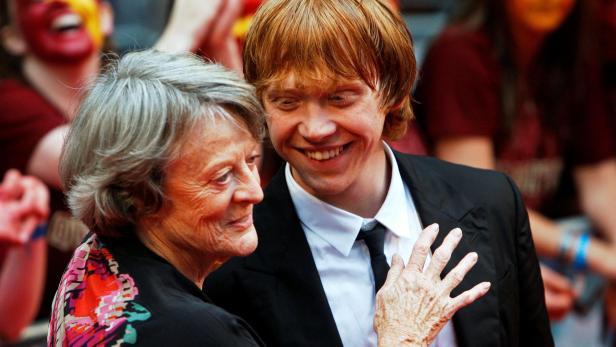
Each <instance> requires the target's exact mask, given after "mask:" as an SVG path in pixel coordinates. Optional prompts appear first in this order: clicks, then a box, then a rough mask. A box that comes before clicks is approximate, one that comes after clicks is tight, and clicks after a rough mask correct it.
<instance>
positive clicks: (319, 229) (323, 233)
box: [285, 143, 411, 256]
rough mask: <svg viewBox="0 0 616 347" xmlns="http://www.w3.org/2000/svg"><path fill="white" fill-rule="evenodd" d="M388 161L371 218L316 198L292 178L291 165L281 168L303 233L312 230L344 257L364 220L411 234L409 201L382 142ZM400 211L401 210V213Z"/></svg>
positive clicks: (387, 149) (398, 172) (391, 159)
mask: <svg viewBox="0 0 616 347" xmlns="http://www.w3.org/2000/svg"><path fill="white" fill-rule="evenodd" d="M384 147H385V153H386V155H387V158H388V160H389V163H390V164H391V177H390V184H389V189H388V191H387V196H386V197H385V201H384V202H383V205H382V206H381V208H380V209H379V211H378V212H377V214H376V215H375V217H374V218H368V219H366V218H363V217H361V216H358V215H356V214H354V213H351V212H348V211H345V210H343V209H340V208H338V207H336V206H333V205H330V204H328V203H326V202H324V201H321V200H319V199H318V198H316V197H314V196H313V195H311V194H310V193H308V192H306V191H305V190H304V189H303V188H302V187H301V186H300V185H299V184H298V183H297V181H295V179H294V178H293V175H292V174H291V166H290V165H289V164H288V163H287V164H286V167H285V178H286V181H287V186H288V187H289V193H290V194H291V200H292V201H293V205H294V206H295V210H296V211H297V215H298V217H299V219H300V222H301V223H302V226H303V227H304V231H305V232H309V231H312V232H314V233H315V234H317V235H318V236H319V237H320V238H322V239H323V240H325V241H326V242H327V243H329V244H330V245H332V246H333V247H334V248H336V249H337V250H338V251H339V252H340V253H342V254H344V255H345V256H348V254H349V252H350V251H351V248H352V247H353V243H354V242H355V239H356V238H357V234H358V233H359V230H360V229H361V227H362V225H363V224H365V223H370V221H371V220H373V219H376V220H377V221H379V222H380V223H381V224H383V225H384V226H385V227H386V228H387V229H388V230H390V231H391V232H393V233H394V234H395V235H396V236H398V237H403V238H407V237H410V235H411V230H410V227H409V226H410V221H409V215H408V211H409V208H410V207H411V206H409V201H408V200H407V196H406V193H405V192H406V188H405V186H404V184H403V182H402V177H401V176H400V171H399V169H398V164H397V163H396V158H395V157H394V154H393V151H392V150H391V149H390V148H389V146H388V145H387V144H385V143H384ZM401 211H403V212H402V213H401Z"/></svg>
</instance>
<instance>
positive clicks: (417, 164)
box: [396, 153, 499, 347]
mask: <svg viewBox="0 0 616 347" xmlns="http://www.w3.org/2000/svg"><path fill="white" fill-rule="evenodd" d="M396 158H397V161H398V165H399V168H400V171H401V175H402V179H403V180H404V181H405V183H406V184H407V186H408V187H409V189H410V191H411V196H412V198H413V202H414V203H415V206H416V208H417V212H418V213H419V217H420V219H421V222H422V224H423V225H424V226H428V225H430V224H432V223H438V224H439V228H440V232H439V234H438V236H437V239H436V241H435V242H434V244H433V245H432V251H433V252H434V250H435V249H436V248H437V247H438V246H439V245H440V244H441V243H442V242H443V239H444V238H445V236H446V235H447V233H449V231H450V230H451V229H453V228H456V227H460V228H461V229H462V232H463V237H462V240H461V241H460V243H459V245H458V247H457V248H456V249H455V251H454V253H453V254H452V257H451V260H450V261H449V263H448V264H447V266H446V267H445V270H444V271H443V275H442V276H444V275H446V274H447V273H448V272H449V271H450V270H451V269H452V268H453V267H454V266H455V265H457V264H458V263H459V262H460V260H461V259H462V258H463V257H464V256H465V255H466V254H467V253H469V252H473V251H474V252H477V253H478V254H479V259H478V261H477V264H476V265H475V266H474V267H473V269H472V270H471V271H470V272H469V273H468V274H467V275H466V277H465V278H464V280H463V281H462V283H460V285H459V286H458V287H457V288H456V289H454V290H453V292H452V293H451V295H452V297H454V296H457V295H459V294H460V293H462V292H463V291H465V290H467V289H470V288H472V287H473V286H474V285H476V284H478V283H480V282H483V281H489V282H491V283H492V284H493V285H494V284H495V283H496V281H497V278H496V274H495V269H494V267H493V265H492V264H493V254H492V248H491V247H490V237H489V236H490V234H489V231H488V230H487V216H486V210H485V208H484V207H483V206H475V205H474V204H473V203H471V201H470V200H469V199H467V198H466V197H465V196H464V195H463V194H462V193H461V192H460V191H459V190H457V189H456V188H455V187H453V186H451V185H450V184H449V183H448V182H447V181H445V180H444V179H443V178H442V177H440V176H439V175H438V174H437V173H436V172H433V171H432V170H431V169H430V168H429V167H428V166H426V165H425V164H424V163H423V162H422V161H421V160H422V159H421V158H419V157H409V156H401V155H400V154H399V153H396ZM493 287H494V286H493ZM453 321H454V327H455V330H456V336H457V340H458V346H460V347H463V346H491V345H493V343H494V342H495V341H498V324H499V317H498V300H497V296H496V294H495V291H494V290H490V291H489V292H488V293H487V294H486V295H485V296H484V297H482V298H481V299H479V301H478V302H475V303H473V304H471V305H470V306H467V307H465V308H463V309H462V310H460V311H459V312H458V313H456V315H455V316H454V319H453Z"/></svg>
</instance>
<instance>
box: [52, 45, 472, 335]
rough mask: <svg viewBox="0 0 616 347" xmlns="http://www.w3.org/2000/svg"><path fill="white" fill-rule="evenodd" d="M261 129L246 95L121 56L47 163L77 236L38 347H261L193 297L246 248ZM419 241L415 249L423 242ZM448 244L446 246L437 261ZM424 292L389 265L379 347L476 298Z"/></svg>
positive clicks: (184, 66) (219, 76)
mask: <svg viewBox="0 0 616 347" xmlns="http://www.w3.org/2000/svg"><path fill="white" fill-rule="evenodd" d="M263 116H264V114H263V109H262V108H261V106H260V103H259V101H258V99H257V98H256V96H255V94H254V90H253V88H252V87H251V86H250V85H248V84H247V83H245V82H243V81H242V80H241V79H240V78H238V77H237V76H236V75H235V74H234V73H231V72H228V71H225V70H224V69H222V68H221V67H219V66H217V65H211V64H210V65H208V64H204V63H203V62H202V61H201V60H199V59H198V58H196V57H194V56H190V55H174V54H169V53H162V52H156V51H145V52H139V53H131V54H128V55H126V56H125V57H124V58H122V59H121V60H120V61H119V62H116V63H115V64H112V66H111V67H110V68H109V69H108V71H107V72H106V73H104V74H103V75H102V76H101V77H100V78H99V79H98V80H97V81H96V82H95V83H94V85H93V87H92V88H91V90H90V91H89V93H88V95H87V96H86V97H85V98H84V100H83V102H82V104H81V106H80V109H79V112H78V116H77V118H76V119H75V121H74V123H73V125H72V128H71V130H70V132H69V135H68V138H67V140H66V145H65V149H64V153H63V156H62V160H61V177H62V182H63V185H64V187H65V189H66V190H67V194H68V202H69V205H70V207H71V210H72V212H73V214H74V215H75V217H77V218H79V219H81V220H82V221H83V222H84V223H85V224H86V225H87V226H88V227H89V228H90V230H91V233H90V235H89V236H88V237H87V238H86V240H85V241H84V242H83V244H82V245H81V246H80V247H79V248H77V250H76V251H75V254H74V256H73V258H72V260H71V262H70V264H69V266H68V268H67V270H66V272H65V274H64V276H63V278H62V281H61V283H60V285H59V288H58V291H57V293H56V297H55V300H54V305H53V316H52V318H51V324H50V328H49V329H50V330H49V336H48V344H49V345H50V346H51V345H53V346H67V345H68V346H77V345H78V346H86V345H87V346H90V345H97V346H98V345H104V346H112V345H113V346H117V345H121V344H141V345H146V346H158V345H160V346H193V345H194V346H197V345H199V346H210V345H211V346H222V345H224V346H252V345H263V343H262V342H261V340H260V339H259V337H258V336H257V335H256V334H255V333H254V332H253V330H252V329H251V328H250V327H249V326H248V325H247V324H246V323H245V322H244V321H243V320H242V319H240V318H239V317H236V316H233V315H231V314H229V313H227V312H225V311H224V310H222V309H220V308H218V307H216V306H215V305H214V304H213V303H211V302H210V300H209V299H208V297H207V296H206V295H205V294H204V293H203V291H202V284H203V281H204V279H205V278H206V277H207V275H208V274H209V273H211V272H212V271H213V270H215V269H216V268H218V267H219V266H220V265H221V264H222V263H223V262H225V261H226V260H227V259H229V258H230V257H233V256H245V255H248V254H250V253H251V252H252V251H253V250H254V249H255V248H256V246H257V235H256V233H255V229H254V226H253V222H252V207H253V205H254V204H255V203H257V202H259V201H260V200H261V199H262V196H263V195H262V191H261V188H260V186H259V176H258V173H257V168H256V160H257V145H258V142H259V140H260V138H261V136H262V132H263V126H262V124H263ZM426 230H427V231H425V232H424V233H423V234H422V236H420V241H418V243H424V244H426V245H427V244H429V243H430V242H431V241H433V240H434V237H435V235H436V234H435V232H434V230H435V229H434V228H430V227H428V228H426ZM422 240H423V241H422ZM456 243H457V239H456V238H455V237H447V238H446V239H445V241H444V242H443V246H441V247H440V248H439V249H441V251H440V253H442V254H441V255H443V256H448V255H450V254H451V251H452V250H453V248H454V247H455V244H456ZM437 252H439V251H437ZM424 257H425V255H424ZM420 258H421V256H419V258H418V256H415V259H414V261H418V259H419V261H421V259H420ZM462 265H463V267H465V271H463V273H465V272H466V271H468V269H469V268H470V267H469V265H468V264H466V265H464V264H462ZM450 282H451V281H450ZM433 283H434V282H433V281H427V278H426V277H425V276H424V277H422V276H421V274H419V275H418V274H416V273H412V272H409V271H407V270H406V269H404V268H403V265H402V262H401V260H400V258H399V257H398V258H396V259H395V260H394V263H393V265H392V270H391V271H390V273H389V277H388V279H387V282H386V283H385V285H384V286H383V289H382V290H381V292H380V293H379V294H380V297H379V305H378V308H377V311H378V312H377V319H376V320H375V328H376V330H377V333H378V335H379V343H380V344H381V345H383V346H387V345H389V346H393V345H399V341H406V342H408V344H407V345H409V346H424V345H427V343H428V342H429V341H431V339H433V337H434V335H435V333H436V332H438V331H439V330H440V328H441V327H442V325H443V323H444V322H446V321H447V320H448V319H449V318H450V317H451V315H453V312H455V310H457V309H459V308H460V307H461V306H463V305H464V303H470V302H472V301H473V300H475V299H476V297H477V295H475V296H460V297H457V298H456V300H455V301H452V299H450V298H449V296H448V295H449V292H450V288H448V289H449V290H443V288H442V287H440V289H439V290H436V289H434V290H432V289H427V288H432V287H431V286H430V285H432V284H433ZM426 284H428V285H426ZM418 286H423V287H424V288H426V289H424V290H421V291H419V290H417V288H419V287H418ZM434 288H439V287H438V286H434ZM272 290H275V289H274V288H272ZM411 290H414V291H416V292H417V293H416V294H413V295H408V293H409V291H411ZM443 293H444V295H443ZM426 295H428V296H430V295H431V297H426ZM422 302H424V303H426V304H423V305H421V303H422ZM410 312H413V315H411V313H410ZM408 317H413V318H412V319H411V318H408ZM393 341H395V342H393Z"/></svg>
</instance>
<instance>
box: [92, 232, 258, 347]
mask: <svg viewBox="0 0 616 347" xmlns="http://www.w3.org/2000/svg"><path fill="white" fill-rule="evenodd" d="M100 239H101V241H102V242H103V243H104V245H105V247H106V248H107V249H109V251H110V253H111V254H112V255H113V257H114V259H115V260H116V261H117V263H118V269H119V271H120V272H121V273H126V274H129V275H130V276H131V277H132V278H133V279H134V281H135V285H136V287H137V288H138V290H139V295H138V296H137V298H136V300H135V301H136V302H137V303H139V304H140V305H141V306H143V307H145V308H146V309H147V310H148V311H149V312H150V313H151V317H150V318H149V319H147V320H145V321H143V322H137V323H135V324H134V326H135V329H136V331H137V335H138V338H137V343H136V344H135V345H137V346H195V347H196V346H237V347H243V346H264V344H263V342H262V341H261V340H260V338H259V337H258V335H257V334H256V333H255V332H254V331H253V329H252V328H251V327H250V326H249V325H248V324H247V323H246V322H245V321H244V320H243V319H241V318H239V317H237V316H234V315H232V314H229V313H228V312H227V311H225V310H224V309H222V308H220V307H217V306H216V305H214V304H213V303H212V301H211V300H210V298H208V297H207V296H206V295H205V294H204V293H203V292H202V291H201V290H200V289H199V287H197V286H196V285H195V284H194V283H193V282H192V281H190V280H189V279H188V278H186V277H185V276H184V275H182V274H181V273H180V272H179V271H177V270H176V269H175V268H174V267H173V266H172V265H171V264H169V262H167V261H166V260H165V259H163V258H161V257H160V256H158V255H157V254H155V253H153V252H152V251H151V250H149V249H148V248H146V247H145V246H144V245H143V244H142V243H141V242H140V241H139V240H138V239H137V238H133V237H122V238H111V237H101V238H100Z"/></svg>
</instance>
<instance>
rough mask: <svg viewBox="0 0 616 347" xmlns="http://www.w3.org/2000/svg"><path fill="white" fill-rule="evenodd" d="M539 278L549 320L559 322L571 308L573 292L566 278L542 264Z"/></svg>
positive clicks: (573, 297) (573, 298)
mask: <svg viewBox="0 0 616 347" xmlns="http://www.w3.org/2000/svg"><path fill="white" fill-rule="evenodd" d="M541 277H542V278H543V285H544V292H545V305H546V307H547V309H548V315H549V316H550V320H560V319H562V318H563V317H564V316H565V315H566V314H567V313H569V311H571V309H572V308H573V302H574V301H575V296H576V294H575V291H574V290H573V287H572V286H571V283H570V282H569V280H568V279H567V278H566V277H564V276H563V275H561V274H559V273H557V272H556V271H554V270H552V269H550V268H548V267H547V266H545V265H543V264H541Z"/></svg>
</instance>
